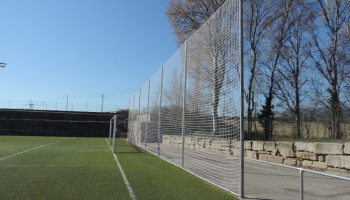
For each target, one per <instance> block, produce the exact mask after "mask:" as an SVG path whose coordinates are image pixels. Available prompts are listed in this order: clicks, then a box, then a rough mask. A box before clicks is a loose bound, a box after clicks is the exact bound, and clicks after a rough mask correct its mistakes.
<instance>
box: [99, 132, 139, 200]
mask: <svg viewBox="0 0 350 200" xmlns="http://www.w3.org/2000/svg"><path fill="white" fill-rule="evenodd" d="M105 139H106V142H107V145H108V146H109V143H108V140H107V138H105ZM111 151H112V154H113V156H114V159H115V161H116V162H117V165H118V167H119V171H120V173H121V174H122V177H123V179H124V183H125V185H126V187H127V188H128V190H129V194H130V197H131V199H132V200H136V196H135V193H134V191H133V190H132V188H131V186H130V183H129V181H128V179H127V178H126V175H125V173H124V170H123V168H122V166H121V165H120V163H119V161H118V158H117V156H116V155H115V153H113V150H112V148H111Z"/></svg>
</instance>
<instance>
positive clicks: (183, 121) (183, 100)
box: [181, 40, 187, 167]
mask: <svg viewBox="0 0 350 200" xmlns="http://www.w3.org/2000/svg"><path fill="white" fill-rule="evenodd" d="M183 73H184V79H183V90H182V91H183V94H182V149H181V151H182V153H181V166H182V167H184V162H185V105H186V75H187V40H186V41H185V64H184V72H183Z"/></svg>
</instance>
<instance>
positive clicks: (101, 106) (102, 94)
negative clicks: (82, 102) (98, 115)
mask: <svg viewBox="0 0 350 200" xmlns="http://www.w3.org/2000/svg"><path fill="white" fill-rule="evenodd" d="M104 97H105V95H104V94H102V104H101V112H103V98H104Z"/></svg>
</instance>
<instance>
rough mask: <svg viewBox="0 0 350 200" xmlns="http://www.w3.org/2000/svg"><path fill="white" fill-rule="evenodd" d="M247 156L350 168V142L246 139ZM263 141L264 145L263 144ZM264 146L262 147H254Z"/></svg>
mask: <svg viewBox="0 0 350 200" xmlns="http://www.w3.org/2000/svg"><path fill="white" fill-rule="evenodd" d="M247 143H251V145H245V147H244V149H245V156H246V157H250V158H255V159H260V160H265V161H270V162H275V163H283V164H286V165H292V166H298V167H307V168H318V169H327V170H336V171H344V172H348V171H349V170H350V152H349V150H350V142H346V143H321V142H315V143H309V142H264V141H245V144H247ZM261 143H263V145H262V144H261ZM257 146H259V147H260V146H263V149H261V148H254V147H257Z"/></svg>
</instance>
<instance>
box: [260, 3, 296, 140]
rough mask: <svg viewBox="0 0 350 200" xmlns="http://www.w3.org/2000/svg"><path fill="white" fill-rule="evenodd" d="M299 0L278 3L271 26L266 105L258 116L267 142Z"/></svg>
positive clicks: (266, 73) (266, 64)
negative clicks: (282, 60) (286, 45)
mask: <svg viewBox="0 0 350 200" xmlns="http://www.w3.org/2000/svg"><path fill="white" fill-rule="evenodd" d="M298 3H299V0H281V1H276V4H277V6H278V11H277V12H276V13H275V15H276V17H277V19H276V20H274V21H273V24H272V25H271V26H269V36H268V37H269V43H268V45H267V46H266V47H267V49H266V52H265V53H266V54H265V61H264V67H263V68H261V71H262V74H264V76H263V77H264V78H263V79H262V80H261V81H262V82H265V85H266V88H265V89H264V91H265V93H264V97H265V104H264V105H263V106H262V107H263V108H262V110H261V113H260V114H258V117H259V122H260V124H261V125H262V126H263V128H264V132H265V140H269V139H270V137H271V134H272V132H273V116H274V114H273V108H274V105H273V104H272V100H273V97H274V96H275V89H276V74H277V68H278V66H279V63H280V62H281V57H282V52H283V50H284V47H285V43H286V40H287V39H288V37H289V33H290V29H291V27H292V26H293V25H294V23H295V22H296V19H292V20H291V14H292V12H293V10H294V9H295V8H296V6H297V5H298Z"/></svg>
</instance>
